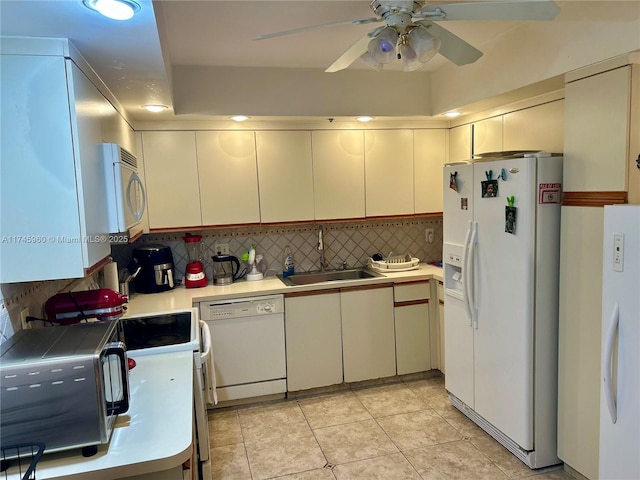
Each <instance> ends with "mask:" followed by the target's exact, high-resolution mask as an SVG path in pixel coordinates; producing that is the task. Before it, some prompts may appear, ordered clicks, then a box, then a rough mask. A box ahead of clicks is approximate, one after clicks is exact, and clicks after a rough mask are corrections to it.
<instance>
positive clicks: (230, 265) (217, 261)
mask: <svg viewBox="0 0 640 480" xmlns="http://www.w3.org/2000/svg"><path fill="white" fill-rule="evenodd" d="M211 260H213V284H214V285H229V284H231V283H233V282H234V281H235V280H238V279H240V278H242V276H243V275H244V274H245V273H246V269H242V271H241V270H240V260H238V258H237V257H234V256H233V255H214V256H213V257H211Z"/></svg>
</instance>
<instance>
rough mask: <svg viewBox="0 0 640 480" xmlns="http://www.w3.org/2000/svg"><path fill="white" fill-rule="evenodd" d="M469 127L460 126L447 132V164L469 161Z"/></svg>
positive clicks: (470, 152)
mask: <svg viewBox="0 0 640 480" xmlns="http://www.w3.org/2000/svg"><path fill="white" fill-rule="evenodd" d="M471 146H472V145H471V125H460V126H459V127H453V128H452V129H451V130H449V158H448V159H447V162H463V161H465V160H469V159H470V158H471V155H472V154H473V153H472V151H471Z"/></svg>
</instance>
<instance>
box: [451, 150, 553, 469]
mask: <svg viewBox="0 0 640 480" xmlns="http://www.w3.org/2000/svg"><path fill="white" fill-rule="evenodd" d="M561 184H562V157H559V156H550V155H549V154H543V153H537V154H527V155H524V154H521V155H519V156H512V157H497V158H483V159H481V160H474V161H472V162H463V163H458V164H448V165H445V167H444V217H443V236H444V248H443V266H444V292H445V309H444V332H445V347H444V351H445V365H446V366H447V368H446V372H445V387H446V389H447V391H448V393H449V397H450V399H451V402H452V404H453V405H454V406H455V407H456V408H458V409H459V410H460V411H461V412H462V413H464V414H465V415H467V416H468V417H469V418H470V419H471V420H473V421H474V422H475V423H476V424H478V425H479V426H480V427H482V428H483V429H484V430H485V431H486V432H487V433H489V434H490V435H491V436H492V437H494V438H495V439H496V440H498V441H499V442H500V443H502V444H503V445H504V446H505V447H506V448H507V449H508V450H510V451H511V452H512V453H513V454H514V455H516V456H517V457H518V458H519V459H520V460H522V461H523V462H524V463H525V464H527V465H528V466H530V467H531V468H541V467H545V466H549V465H554V464H557V463H560V460H559V459H558V458H557V447H556V445H557V439H556V432H557V426H556V420H557V342H558V277H559V244H560V203H561V192H562V185H561Z"/></svg>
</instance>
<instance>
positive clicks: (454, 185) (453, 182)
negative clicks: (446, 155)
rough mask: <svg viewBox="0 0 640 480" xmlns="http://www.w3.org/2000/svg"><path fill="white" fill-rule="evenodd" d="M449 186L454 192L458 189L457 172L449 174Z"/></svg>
mask: <svg viewBox="0 0 640 480" xmlns="http://www.w3.org/2000/svg"><path fill="white" fill-rule="evenodd" d="M449 188H450V189H451V190H453V191H455V192H457V191H458V172H453V173H450V174H449Z"/></svg>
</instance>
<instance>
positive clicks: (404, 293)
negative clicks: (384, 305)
mask: <svg viewBox="0 0 640 480" xmlns="http://www.w3.org/2000/svg"><path fill="white" fill-rule="evenodd" d="M430 296H431V283H430V281H429V280H426V281H420V282H412V283H409V284H406V285H396V286H395V287H394V314H395V328H396V360H397V373H398V375H406V374H408V373H416V372H423V371H425V370H430V369H431V337H430V315H429V298H430Z"/></svg>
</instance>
